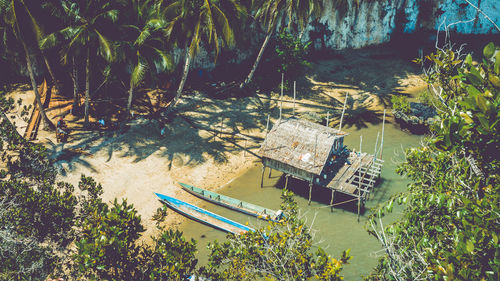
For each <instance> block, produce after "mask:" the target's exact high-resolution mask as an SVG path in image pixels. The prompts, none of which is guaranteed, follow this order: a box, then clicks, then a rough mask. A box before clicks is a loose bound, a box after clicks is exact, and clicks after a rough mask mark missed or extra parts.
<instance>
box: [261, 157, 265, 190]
mask: <svg viewBox="0 0 500 281" xmlns="http://www.w3.org/2000/svg"><path fill="white" fill-rule="evenodd" d="M265 171H266V166H265V165H264V163H262V175H261V177H260V188H262V187H263V186H264V172H265Z"/></svg>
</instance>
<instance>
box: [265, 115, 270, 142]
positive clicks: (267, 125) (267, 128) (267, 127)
mask: <svg viewBox="0 0 500 281" xmlns="http://www.w3.org/2000/svg"><path fill="white" fill-rule="evenodd" d="M269 118H270V115H269V114H268V115H267V123H266V137H265V138H267V133H268V131H269ZM265 138H264V139H265Z"/></svg>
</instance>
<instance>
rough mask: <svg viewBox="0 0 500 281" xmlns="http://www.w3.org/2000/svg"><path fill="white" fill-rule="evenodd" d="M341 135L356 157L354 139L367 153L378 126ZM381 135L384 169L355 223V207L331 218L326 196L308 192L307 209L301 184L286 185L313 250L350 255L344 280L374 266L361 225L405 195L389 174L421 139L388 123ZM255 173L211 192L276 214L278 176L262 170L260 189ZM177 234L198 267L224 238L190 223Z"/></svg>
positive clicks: (375, 246)
mask: <svg viewBox="0 0 500 281" xmlns="http://www.w3.org/2000/svg"><path fill="white" fill-rule="evenodd" d="M343 130H344V131H346V132H348V133H349V135H348V136H347V137H346V138H345V139H344V143H345V144H346V145H347V146H348V147H349V148H350V149H353V148H355V149H356V151H359V149H360V136H361V135H362V137H363V141H362V151H363V152H369V153H373V151H374V148H375V142H376V139H377V132H380V133H381V131H382V124H381V123H380V124H377V125H368V127H367V128H362V129H359V130H358V129H356V128H354V127H353V128H343ZM384 134H385V136H384V147H383V154H382V158H383V159H384V161H385V163H384V167H383V169H382V175H381V181H380V184H379V185H378V186H376V187H375V190H374V192H373V193H372V194H371V196H370V200H368V201H367V203H366V205H365V210H364V212H363V213H362V214H361V217H360V221H359V222H358V220H357V207H356V203H355V202H353V203H350V204H345V205H344V206H341V207H339V208H334V209H333V212H331V210H330V207H329V206H327V205H326V204H328V203H329V202H330V196H331V192H330V190H320V189H314V190H313V201H312V202H311V204H310V205H308V199H307V196H308V185H307V183H303V182H301V181H298V180H290V181H289V186H288V187H289V189H291V190H293V191H294V192H295V193H296V194H297V196H295V200H296V201H297V203H298V206H299V208H300V212H301V214H303V215H305V218H306V219H307V222H308V223H309V224H310V223H312V222H314V224H313V226H312V227H313V229H315V230H317V233H316V237H315V240H316V241H317V242H318V246H320V247H322V248H324V249H325V250H326V252H327V253H329V254H331V255H332V256H333V257H339V256H340V254H341V252H342V251H343V250H345V249H351V255H352V256H353V258H352V260H351V262H350V264H349V265H346V266H345V268H344V270H343V274H344V276H345V280H361V276H362V275H367V274H369V273H370V272H371V270H372V268H373V267H374V266H375V265H376V264H377V259H378V258H377V255H378V254H379V251H380V250H381V247H380V244H379V243H378V241H377V240H376V239H375V238H374V237H372V236H370V235H369V234H368V233H367V231H366V229H365V225H366V220H367V217H368V215H369V214H370V210H369V209H370V208H373V207H375V206H377V205H378V204H380V203H382V202H384V201H386V200H387V199H388V198H389V197H390V196H391V195H393V194H395V193H397V192H400V191H404V190H405V189H406V185H407V183H408V180H407V179H404V178H402V177H400V176H398V175H397V174H396V173H395V168H396V166H397V163H398V162H401V161H402V152H403V149H404V148H407V147H410V146H418V145H419V142H420V140H421V138H422V137H420V136H415V135H410V134H408V133H406V132H403V131H401V130H400V129H399V127H398V125H393V124H388V123H386V126H385V133H384ZM379 142H380V140H379ZM249 159H250V158H249ZM249 161H251V160H249ZM261 167H262V166H261V164H260V163H255V164H254V165H253V166H252V168H250V169H249V170H248V171H246V172H245V173H244V174H242V175H241V176H239V177H238V178H236V179H234V180H233V181H232V182H231V183H229V184H228V185H226V186H224V187H222V188H220V189H219V190H217V192H219V193H222V194H225V195H228V196H232V197H235V198H239V199H242V200H245V201H248V202H251V203H255V204H258V205H261V206H264V207H268V208H273V209H275V210H278V209H279V205H280V203H281V200H280V195H281V189H282V188H283V185H284V180H283V177H282V175H281V173H279V172H278V171H273V172H272V175H271V178H269V177H268V175H269V173H268V169H266V173H265V176H264V188H260V177H261V171H262V169H261ZM200 187H201V186H200ZM186 196H187V195H186ZM349 199H352V197H349V196H346V195H345V196H343V195H340V194H339V193H336V195H335V203H337V202H341V201H342V200H349ZM200 207H202V208H206V209H208V210H210V211H213V212H216V213H218V214H220V215H222V216H225V217H228V218H230V219H233V220H235V221H238V222H242V223H245V222H248V224H249V225H250V226H252V227H258V226H259V225H262V223H265V222H261V221H260V220H257V219H254V218H253V217H250V216H246V215H244V214H240V213H238V212H234V211H231V210H228V209H226V208H223V207H219V206H216V205H213V204H210V203H206V202H202V203H200ZM399 210H400V209H398V208H396V209H395V213H394V214H392V215H391V216H389V217H388V218H386V221H390V220H393V219H394V216H397V215H398V212H399ZM180 228H181V230H182V231H183V232H184V234H185V235H186V237H188V238H194V239H195V240H197V241H198V251H199V253H198V258H199V263H200V264H205V263H206V262H207V254H208V250H207V249H206V245H207V244H208V242H209V241H214V240H219V241H222V240H224V239H225V233H224V232H221V231H218V230H215V229H213V228H210V227H208V226H205V225H202V224H200V223H197V222H194V221H187V222H185V223H183V224H182V225H181V227H180Z"/></svg>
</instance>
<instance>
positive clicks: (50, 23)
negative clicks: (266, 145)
mask: <svg viewBox="0 0 500 281" xmlns="http://www.w3.org/2000/svg"><path fill="white" fill-rule="evenodd" d="M322 4H323V1H322V0H300V1H292V0H280V1H265V0H254V1H246V0H241V1H237V0H211V1H203V0H196V1H185V0H169V1H156V0H118V1H111V2H110V1H103V0H91V1H83V0H64V1H35V0H8V1H1V2H0V17H1V21H0V31H1V32H2V40H1V46H2V52H1V54H0V57H1V60H0V62H4V63H5V64H6V65H7V64H12V65H15V64H19V65H23V67H15V68H14V70H15V71H17V72H18V73H19V74H24V73H25V72H28V74H29V75H28V76H29V78H30V81H31V86H32V88H33V89H35V93H36V97H37V103H38V104H39V105H41V99H40V94H39V93H38V91H37V85H38V84H39V83H40V82H41V80H42V77H45V78H46V79H47V81H49V83H50V84H57V85H58V86H61V84H62V86H63V87H64V89H72V90H73V91H72V92H73V98H74V107H75V108H74V110H73V113H78V112H79V110H78V108H77V107H78V105H79V104H80V99H81V97H80V94H81V93H82V92H84V107H83V115H84V120H85V124H87V125H88V122H89V115H90V114H98V115H99V114H102V113H98V112H97V113H96V112H92V111H93V110H92V108H93V107H92V105H93V102H92V100H93V99H95V98H96V97H98V96H106V95H115V96H112V97H113V98H115V100H116V101H117V102H118V103H122V106H124V107H126V112H127V113H128V114H130V113H131V108H132V104H133V101H134V96H135V93H136V92H137V90H138V89H139V88H141V87H144V88H154V87H156V88H162V87H164V86H165V81H173V82H174V83H177V85H178V87H177V90H176V91H175V92H174V91H171V92H168V93H165V94H164V98H165V99H166V100H167V101H171V103H170V106H169V107H167V108H165V109H164V111H166V112H165V114H167V113H168V112H170V111H171V110H172V109H173V108H174V106H175V104H176V103H177V102H178V101H179V100H180V97H181V95H182V93H183V89H184V85H185V83H186V80H187V79H188V77H190V75H189V73H190V70H191V68H192V67H193V62H194V61H195V59H196V56H197V54H198V52H199V51H200V50H201V49H203V50H204V51H206V55H205V56H207V57H209V58H212V59H213V61H214V62H215V63H216V62H217V58H218V57H219V55H220V54H221V52H223V51H228V54H229V53H231V49H233V48H234V47H235V46H238V48H239V49H240V50H238V51H236V52H241V51H245V52H249V51H250V49H249V47H250V46H252V45H253V44H252V43H254V42H250V41H249V39H248V38H250V37H253V36H255V37H256V38H259V36H262V35H265V38H264V40H263V43H262V47H261V48H260V52H259V53H258V55H257V57H256V58H255V59H254V57H253V56H251V57H249V60H251V61H254V63H253V66H252V67H251V70H249V72H250V73H249V74H248V75H247V78H246V79H243V78H244V76H245V75H244V73H243V72H241V73H240V77H232V78H231V79H236V80H240V81H243V82H242V83H241V84H240V88H245V87H246V86H248V84H249V83H250V82H251V81H252V79H253V77H254V75H255V73H256V70H257V67H258V65H259V62H260V61H261V60H262V58H263V55H264V50H265V49H266V46H267V45H268V44H269V43H270V42H273V44H275V43H274V40H275V38H274V34H275V32H276V31H277V30H278V31H280V32H281V31H283V30H287V31H288V33H281V36H278V37H277V38H276V40H278V41H282V42H283V44H281V45H279V46H278V49H279V50H280V51H279V52H278V55H279V56H280V57H281V58H282V59H281V60H282V61H283V60H284V58H286V59H287V60H286V61H285V65H280V66H278V68H279V69H280V70H281V71H285V72H287V73H291V72H293V71H296V70H297V67H296V66H297V65H301V64H302V62H303V58H302V57H301V56H300V54H297V52H300V51H302V50H303V49H304V48H303V46H302V45H301V44H298V45H297V46H298V47H299V48H293V46H292V45H290V43H293V42H295V43H297V42H300V41H297V39H296V38H297V37H301V36H302V35H303V34H304V32H305V27H306V24H307V23H308V20H309V19H310V18H311V17H314V16H317V15H318V13H319V11H320V10H321V7H322ZM335 5H336V6H338V7H344V6H346V5H348V1H335ZM250 26H254V27H253V28H251V27H250ZM255 27H257V28H255ZM261 29H263V30H265V32H261ZM260 33H262V34H260ZM245 34H247V35H248V34H251V35H252V36H245ZM284 34H288V35H287V36H285V37H284ZM287 45H288V46H287ZM283 46H286V49H285V50H283ZM284 52H292V54H288V53H284ZM230 58H231V55H227V56H226V60H227V59H230ZM290 59H293V60H292V61H290ZM247 63H248V64H250V62H247ZM24 66H25V67H24ZM277 70H278V69H276V70H274V71H277ZM9 76H11V75H9ZM167 84H169V83H167ZM65 92H68V91H65ZM114 93H120V94H119V95H118V96H116V94H114ZM120 95H122V96H120ZM120 100H126V103H123V102H120ZM94 105H95V104H94ZM42 117H43V123H44V124H45V127H46V128H49V127H50V126H51V123H50V120H49V119H48V118H47V117H46V114H45V112H44V110H42Z"/></svg>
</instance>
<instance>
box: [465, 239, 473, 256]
mask: <svg viewBox="0 0 500 281" xmlns="http://www.w3.org/2000/svg"><path fill="white" fill-rule="evenodd" d="M465 247H466V248H467V251H469V253H472V252H473V251H474V242H472V240H467V244H466V246H465Z"/></svg>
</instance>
